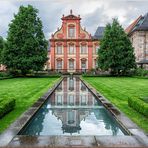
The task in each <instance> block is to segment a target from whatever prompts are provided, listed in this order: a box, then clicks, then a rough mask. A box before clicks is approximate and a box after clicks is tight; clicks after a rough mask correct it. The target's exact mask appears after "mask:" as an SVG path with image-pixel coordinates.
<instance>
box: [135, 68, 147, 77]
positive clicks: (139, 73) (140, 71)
mask: <svg viewBox="0 0 148 148" xmlns="http://www.w3.org/2000/svg"><path fill="white" fill-rule="evenodd" d="M135 74H136V75H137V76H142V77H144V76H148V70H146V69H142V68H138V69H137V70H136V72H135Z"/></svg>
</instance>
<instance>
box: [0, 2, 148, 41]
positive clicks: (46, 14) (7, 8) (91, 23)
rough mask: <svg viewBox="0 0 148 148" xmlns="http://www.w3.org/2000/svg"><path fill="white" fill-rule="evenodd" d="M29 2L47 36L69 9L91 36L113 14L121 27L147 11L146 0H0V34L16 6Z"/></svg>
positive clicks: (4, 31)
mask: <svg viewBox="0 0 148 148" xmlns="http://www.w3.org/2000/svg"><path fill="white" fill-rule="evenodd" d="M28 4H31V5H33V6H34V7H35V8H37V9H38V10H39V16H40V18H41V20H42V22H43V26H44V28H43V29H44V33H45V36H46V38H47V39H49V38H50V36H51V33H54V32H55V31H56V29H57V28H58V27H60V26H61V23H62V22H61V17H62V15H63V14H64V15H68V14H69V13H70V9H72V10H73V14H74V15H79V14H80V16H81V18H82V20H81V25H82V27H86V30H87V31H88V32H89V33H91V34H92V35H93V34H94V33H95V31H96V29H97V27H98V26H105V25H106V23H108V22H111V20H112V18H114V17H117V18H118V20H119V21H120V23H121V24H122V25H123V27H124V28H125V27H127V26H128V25H129V24H130V23H131V22H132V21H133V20H134V19H136V18H137V17H138V16H140V15H144V14H145V13H147V12H148V0H136V1H135V0H0V36H3V37H4V38H6V37H7V30H8V24H9V23H10V21H11V20H12V19H13V15H14V14H16V13H17V12H18V9H19V6H20V5H24V6H26V5H28Z"/></svg>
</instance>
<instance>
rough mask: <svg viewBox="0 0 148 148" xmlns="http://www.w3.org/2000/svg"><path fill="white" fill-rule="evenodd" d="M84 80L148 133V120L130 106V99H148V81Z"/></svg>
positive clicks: (126, 78) (90, 78)
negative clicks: (136, 97)
mask: <svg viewBox="0 0 148 148" xmlns="http://www.w3.org/2000/svg"><path fill="white" fill-rule="evenodd" d="M83 79H84V80H86V81H87V82H88V83H89V84H90V85H92V86H93V87H94V88H95V89H96V90H97V91H98V92H100V93H101V94H103V95H104V96H105V97H106V98H107V99H108V100H110V101H111V102H112V103H113V104H115V106H117V107H118V108H119V109H120V110H121V111H122V112H124V113H125V114H126V115H127V116H128V117H129V118H130V119H132V120H133V121H134V122H135V123H136V124H137V125H138V126H139V127H141V128H142V129H143V130H144V131H145V132H147V133H148V118H146V117H144V116H143V115H141V114H139V113H138V112H136V111H135V110H133V109H132V108H130V107H129V106H128V97H134V96H141V97H148V79H144V78H132V77H131V78H129V77H125V78H124V77H122V78H119V77H83Z"/></svg>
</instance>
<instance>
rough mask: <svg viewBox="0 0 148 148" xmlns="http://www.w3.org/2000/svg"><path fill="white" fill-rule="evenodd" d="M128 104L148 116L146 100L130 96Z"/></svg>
mask: <svg viewBox="0 0 148 148" xmlns="http://www.w3.org/2000/svg"><path fill="white" fill-rule="evenodd" d="M128 105H129V106H130V107H131V108H133V109H134V110H136V111H137V112H139V113H141V114H143V115H144V116H146V117H148V103H146V102H144V101H143V100H141V99H140V98H138V97H134V98H129V99H128Z"/></svg>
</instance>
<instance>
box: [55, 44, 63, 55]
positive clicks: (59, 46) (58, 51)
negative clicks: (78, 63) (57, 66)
mask: <svg viewBox="0 0 148 148" xmlns="http://www.w3.org/2000/svg"><path fill="white" fill-rule="evenodd" d="M56 49H57V50H56V54H62V45H58V46H57V48H56Z"/></svg>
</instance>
